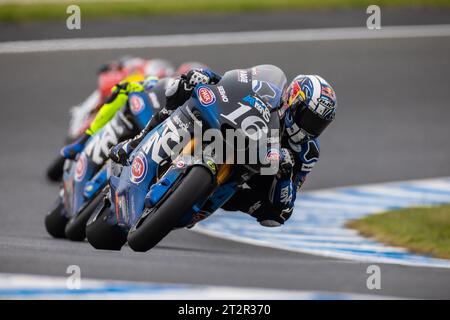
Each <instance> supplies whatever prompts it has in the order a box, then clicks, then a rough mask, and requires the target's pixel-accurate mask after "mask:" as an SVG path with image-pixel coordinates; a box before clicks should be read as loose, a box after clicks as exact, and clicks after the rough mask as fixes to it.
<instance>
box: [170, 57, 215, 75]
mask: <svg viewBox="0 0 450 320" xmlns="http://www.w3.org/2000/svg"><path fill="white" fill-rule="evenodd" d="M192 69H195V70H206V69H209V67H208V66H207V65H206V64H204V63H201V62H197V61H189V62H183V63H182V64H180V65H179V66H178V68H177V70H176V71H175V76H178V77H179V76H181V75H182V74H186V73H188V72H189V71H190V70H192Z"/></svg>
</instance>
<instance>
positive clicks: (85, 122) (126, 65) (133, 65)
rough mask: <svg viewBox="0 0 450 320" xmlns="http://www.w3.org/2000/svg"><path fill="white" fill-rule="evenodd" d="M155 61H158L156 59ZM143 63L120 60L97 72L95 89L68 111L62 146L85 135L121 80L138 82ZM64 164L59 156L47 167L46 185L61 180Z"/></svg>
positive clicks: (126, 58) (133, 59)
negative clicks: (67, 125)
mask: <svg viewBox="0 0 450 320" xmlns="http://www.w3.org/2000/svg"><path fill="white" fill-rule="evenodd" d="M150 61H151V60H150ZM155 61H160V60H158V59H157V60H155ZM161 61H162V60H161ZM146 63H148V62H147V61H146V60H143V59H140V58H134V57H129V56H124V57H122V58H120V59H119V60H118V61H112V62H109V63H107V64H105V65H104V66H103V67H102V68H101V69H100V70H99V75H98V79H97V89H96V90H94V91H93V92H92V93H91V94H90V95H89V96H88V97H87V98H86V99H85V100H84V101H83V102H82V103H81V104H80V105H78V106H74V107H72V108H71V110H70V123H69V128H68V131H67V136H66V139H65V142H66V143H72V142H73V141H75V140H76V139H78V138H79V137H80V136H81V135H82V134H83V133H84V132H85V131H86V129H87V128H88V127H89V125H90V124H91V122H92V121H93V120H94V118H95V115H96V114H97V111H98V110H99V108H100V107H101V106H102V105H103V103H104V102H105V100H107V98H108V97H109V96H110V94H111V90H112V88H113V87H114V86H115V85H116V84H117V83H119V82H120V81H122V80H124V79H127V81H142V80H143V79H144V68H145V65H146ZM164 63H165V62H164ZM156 64H157V63H156ZM155 71H160V70H155ZM155 75H157V74H155ZM158 76H159V75H158ZM64 160H65V159H64V158H63V157H62V156H61V155H58V156H57V157H55V159H54V160H53V161H52V163H51V164H50V165H49V166H48V168H47V171H46V175H47V178H48V179H49V180H50V181H54V182H56V181H60V180H61V178H62V175H63V166H64Z"/></svg>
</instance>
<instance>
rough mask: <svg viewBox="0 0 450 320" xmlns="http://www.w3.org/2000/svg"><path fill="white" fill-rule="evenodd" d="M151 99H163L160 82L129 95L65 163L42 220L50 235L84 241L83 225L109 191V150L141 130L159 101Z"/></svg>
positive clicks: (162, 88)
mask: <svg viewBox="0 0 450 320" xmlns="http://www.w3.org/2000/svg"><path fill="white" fill-rule="evenodd" d="M150 94H153V97H151V96H150ZM152 98H153V99H152ZM154 99H164V83H161V84H159V83H158V84H157V85H155V87H154V88H153V89H152V90H151V91H150V92H133V93H131V94H130V95H129V97H128V102H127V105H126V106H124V107H123V108H122V109H121V110H119V111H118V112H117V113H116V114H115V116H114V117H113V119H111V121H110V122H108V123H107V124H106V125H105V126H104V127H103V128H102V129H101V130H100V131H99V132H97V133H96V134H95V135H93V136H92V137H91V138H90V139H89V140H88V141H87V143H86V145H85V147H84V150H83V151H82V152H81V153H80V154H79V155H78V156H77V158H76V160H66V161H65V163H64V173H63V182H62V185H61V188H60V192H59V196H58V199H57V201H56V203H55V205H54V207H53V209H52V210H51V211H50V212H49V213H48V214H47V216H46V218H45V226H46V229H47V231H48V233H49V234H50V235H52V236H53V237H55V238H67V239H69V240H72V241H83V240H84V239H85V237H86V231H85V230H86V222H87V221H88V219H89V217H90V215H91V214H92V212H93V210H94V209H95V208H96V207H97V206H98V204H99V203H100V202H101V200H102V198H103V196H104V194H106V193H107V191H108V188H109V186H108V170H109V169H108V168H109V163H110V162H111V160H109V150H110V148H111V147H112V146H114V145H116V144H117V143H119V142H120V141H124V140H125V139H128V138H130V137H133V136H135V135H136V134H137V133H139V132H140V131H141V130H142V129H143V128H144V127H145V125H146V124H147V122H148V121H149V120H150V119H151V117H152V115H153V114H154V112H155V109H157V108H159V104H160V103H162V101H163V100H160V101H161V102H157V103H155V100H154Z"/></svg>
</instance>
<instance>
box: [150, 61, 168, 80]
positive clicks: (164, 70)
mask: <svg viewBox="0 0 450 320" xmlns="http://www.w3.org/2000/svg"><path fill="white" fill-rule="evenodd" d="M174 72H175V68H174V66H173V64H172V63H171V62H170V61H168V60H164V59H151V60H148V61H147V62H146V63H145V65H144V76H146V77H147V76H155V77H158V78H160V79H161V78H166V77H171V76H173V73H174Z"/></svg>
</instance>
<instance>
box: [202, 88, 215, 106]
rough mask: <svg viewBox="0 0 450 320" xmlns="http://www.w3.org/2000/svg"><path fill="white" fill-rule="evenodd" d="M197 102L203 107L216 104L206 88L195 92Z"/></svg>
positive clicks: (212, 93)
mask: <svg viewBox="0 0 450 320" xmlns="http://www.w3.org/2000/svg"><path fill="white" fill-rule="evenodd" d="M197 96H198V100H199V101H200V103H201V104H202V105H203V106H205V107H206V106H209V105H211V104H213V103H214V102H216V96H215V95H214V92H212V90H211V89H209V88H207V87H201V88H199V89H198V90H197Z"/></svg>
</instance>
